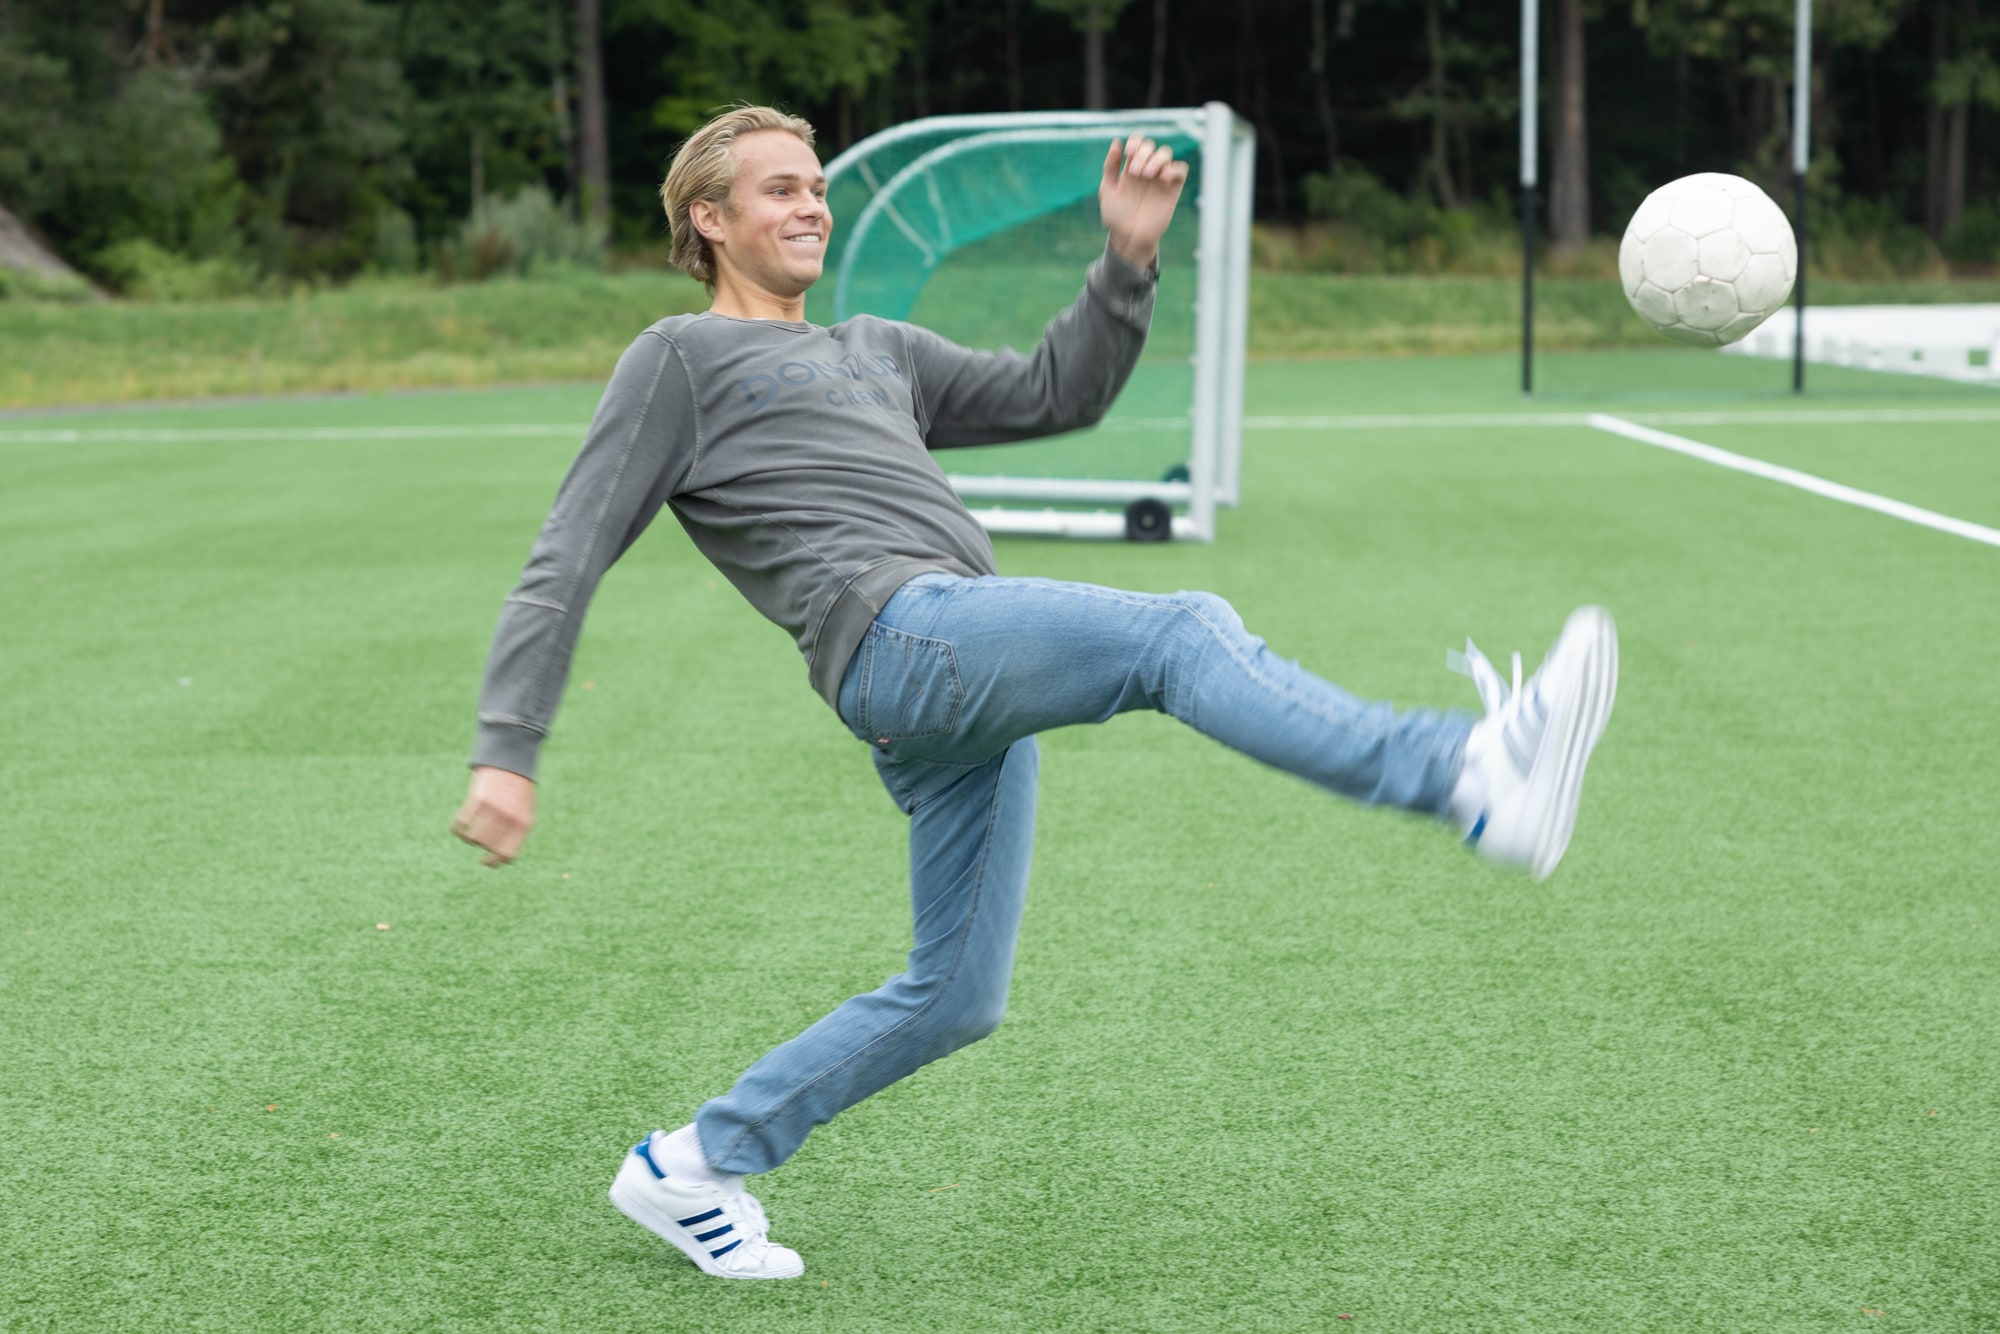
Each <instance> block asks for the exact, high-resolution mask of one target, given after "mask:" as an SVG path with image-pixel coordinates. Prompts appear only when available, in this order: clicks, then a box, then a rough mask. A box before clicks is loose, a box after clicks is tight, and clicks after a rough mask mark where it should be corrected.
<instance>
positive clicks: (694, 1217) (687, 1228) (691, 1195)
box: [611, 1130, 806, 1278]
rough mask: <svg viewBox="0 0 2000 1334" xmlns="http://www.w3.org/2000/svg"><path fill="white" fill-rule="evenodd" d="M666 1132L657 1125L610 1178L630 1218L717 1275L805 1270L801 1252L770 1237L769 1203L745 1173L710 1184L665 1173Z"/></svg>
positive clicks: (792, 1274)
mask: <svg viewBox="0 0 2000 1334" xmlns="http://www.w3.org/2000/svg"><path fill="white" fill-rule="evenodd" d="M665 1135H666V1132H665V1131H662V1130H655V1131H654V1132H653V1133H652V1134H651V1135H648V1136H647V1137H646V1138H645V1139H644V1140H643V1141H641V1142H640V1143H638V1144H636V1145H634V1146H633V1148H632V1152H630V1153H628V1154H626V1155H625V1162H624V1165H623V1166H621V1167H620V1168H619V1169H618V1176H617V1178H616V1179H615V1180H613V1181H612V1183H611V1202H612V1203H613V1204H615V1205H617V1206H618V1207H619V1209H621V1210H622V1211H623V1212H624V1214H625V1216H626V1217H627V1218H630V1219H631V1220H632V1221H633V1222H635V1223H637V1224H639V1225H640V1226H641V1227H644V1228H647V1229H649V1230H650V1231H653V1232H656V1233H658V1234H659V1235H660V1236H662V1237H664V1238H666V1239H667V1240H668V1241H670V1242H672V1243H673V1244H674V1245H675V1246H678V1247H679V1248H680V1249H681V1251H682V1252H683V1253H684V1254H685V1255H686V1256H687V1258H688V1259H690V1260H692V1261H694V1262H695V1264H697V1265H699V1266H700V1267H701V1271H702V1272H703V1273H704V1274H714V1275H715V1276H716V1277H717V1278H797V1277H798V1276H799V1275H800V1274H803V1273H805V1272H806V1266H805V1262H804V1261H803V1260H801V1259H799V1255H798V1252H797V1251H793V1250H787V1249H786V1248H785V1247H783V1246H778V1245H774V1244H773V1243H772V1242H771V1241H769V1240H768V1239H767V1238H766V1236H765V1233H766V1232H768V1231H769V1224H767V1223H766V1222H765V1221H764V1206H762V1205H761V1204H758V1203H757V1197H756V1196H754V1195H752V1194H751V1193H750V1192H749V1191H747V1190H745V1189H743V1178H742V1177H724V1178H723V1179H722V1181H721V1182H720V1183H718V1184H713V1185H711V1184H709V1183H707V1182H695V1181H683V1180H681V1179H679V1178H677V1177H669V1176H668V1175H667V1174H666V1173H665V1172H662V1171H661V1170H660V1169H659V1167H658V1166H657V1165H656V1164H655V1158H654V1150H655V1147H656V1146H657V1145H658V1143H659V1141H660V1140H661V1139H663V1138H665Z"/></svg>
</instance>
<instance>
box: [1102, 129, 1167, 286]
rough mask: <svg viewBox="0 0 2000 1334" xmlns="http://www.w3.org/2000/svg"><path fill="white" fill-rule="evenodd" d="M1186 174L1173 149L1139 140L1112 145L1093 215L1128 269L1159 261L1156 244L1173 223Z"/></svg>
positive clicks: (1134, 137)
mask: <svg viewBox="0 0 2000 1334" xmlns="http://www.w3.org/2000/svg"><path fill="white" fill-rule="evenodd" d="M1187 174H1188V168H1187V163H1185V162H1176V161H1175V160H1174V150H1173V149H1171V148H1168V147H1166V146H1164V145H1162V144H1156V143H1154V142H1153V141H1152V140H1151V139H1148V138H1146V137H1145V136H1144V135H1141V134H1135V135H1133V136H1132V137H1131V138H1129V139H1125V140H1122V141H1113V143H1112V145H1111V152H1110V153H1109V154H1108V155H1106V157H1105V159H1104V180H1103V181H1102V182H1101V183H1100V184H1099V185H1098V187H1097V211H1098V216H1099V217H1101V218H1102V219H1103V220H1104V230H1106V231H1107V232H1110V233H1111V248H1112V249H1113V250H1115V251H1117V252H1118V257H1119V258H1120V259H1122V260H1124V261H1125V262H1126V263H1127V264H1130V265H1131V266H1132V267H1133V268H1135V269H1143V268H1145V267H1146V266H1147V265H1149V264H1151V263H1152V262H1153V261H1154V260H1156V259H1158V258H1159V256H1160V238H1161V237H1162V236H1165V235H1166V234H1167V224H1168V223H1170V222H1172V221H1173V220H1174V206H1175V205H1176V204H1178V203H1180V199H1181V186H1183V185H1185V184H1186V183H1187Z"/></svg>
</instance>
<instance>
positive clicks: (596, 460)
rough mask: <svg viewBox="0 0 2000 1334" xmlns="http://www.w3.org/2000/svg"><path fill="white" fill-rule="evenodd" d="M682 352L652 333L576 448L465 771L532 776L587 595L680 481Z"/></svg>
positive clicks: (519, 593)
mask: <svg viewBox="0 0 2000 1334" xmlns="http://www.w3.org/2000/svg"><path fill="white" fill-rule="evenodd" d="M696 428H697V422H696V420H695V408H694V399H693V394H692V389H691V386H690V384H689V380H688V374H687V371H686V368H685V366H684V364H683V362H682V360H681V357H680V353H679V351H678V350H677V349H676V348H675V347H674V345H673V343H672V342H671V341H670V340H669V339H667V338H666V337H664V336H662V335H661V334H658V333H656V332H653V331H650V330H649V331H648V332H646V333H643V334H641V335H640V336H639V337H638V339H637V340H636V341H635V342H634V343H633V344H632V346H631V347H629V348H627V349H626V350H625V355H624V356H622V357H620V358H619V359H618V368H617V370H615V371H613V372H612V375H611V382H610V384H609V385H608V386H606V388H605V390H604V397H603V399H602V400H600V401H599V403H598V405H597V413H596V415H595V416H594V417H593V418H592V419H591V422H590V429H589V431H588V432H587V433H586V434H585V436H584V441H583V448H582V449H581V450H580V451H579V452H578V453H577V456H576V461H575V462H574V463H573V464H571V465H570V470H569V475H568V476H567V477H565V478H564V479H563V484H562V487H561V489H560V490H559V491H558V492H557V493H556V498H555V504H554V505H553V507H552V508H551V509H550V510H549V517H548V519H547V520H546V521H545V522H544V523H543V524H542V530H541V534H540V536H539V537H537V538H536V540H535V546H534V550H533V552H532V553H531V554H530V555H529V557H528V564H527V566H526V568H525V569H523V570H522V571H521V579H520V582H519V583H517V584H516V585H515V586H514V591H513V592H511V593H509V594H508V595H507V599H506V602H505V603H504V605H503V606H502V608H501V612H500V624H499V627H498V628H497V629H496V630H495V631H494V634H493V648H492V651H491V653H490V654H489V655H488V656H487V659H486V676H485V680H484V683H483V684H482V685H481V687H480V692H479V729H478V734H477V738H476V740H475V741H474V743H473V748H472V760H471V762H472V764H474V765H490V766H492V767H494V768H496V769H507V770H511V771H512V772H514V773H517V774H520V775H522V776H523V777H526V778H533V777H534V776H535V760H536V756H537V754H538V753H539V751H540V749H541V745H542V740H543V738H545V737H546V736H547V735H548V731H549V724H550V722H551V721H552V720H553V719H554V717H555V713H556V708H557V706H558V705H559V704H560V703H561V702H562V692H563V684H564V682H565V681H566V680H567V679H568V677H569V668H570V659H571V655H572V654H573V652H574V651H575V648H576V640H577V635H578V634H579V633H580V632H581V631H582V629H583V615H584V612H585V610H586V609H587V608H588V607H589V605H590V599H591V595H592V594H593V593H595V592H596V591H597V584H598V581H599V580H600V579H602V578H603V577H604V572H605V571H606V570H608V569H610V568H611V565H612V562H614V561H616V560H617V559H618V558H619V557H620V556H622V555H624V554H625V551H626V549H627V548H628V547H630V546H631V545H632V543H634V542H635V541H637V540H638V538H639V535H640V534H641V533H643V532H645V531H646V526H647V525H648V524H650V523H651V522H652V521H653V517H654V516H655V515H656V514H658V513H659V511H660V506H661V505H663V504H664V503H666V500H667V497H669V496H670V495H672V494H673V493H674V491H675V489H676V488H677V487H678V486H679V485H680V483H681V482H682V480H683V479H684V478H685V477H686V475H687V472H688V470H689V468H690V467H691V466H692V460H693V456H694V452H695V447H696V438H697V437H696Z"/></svg>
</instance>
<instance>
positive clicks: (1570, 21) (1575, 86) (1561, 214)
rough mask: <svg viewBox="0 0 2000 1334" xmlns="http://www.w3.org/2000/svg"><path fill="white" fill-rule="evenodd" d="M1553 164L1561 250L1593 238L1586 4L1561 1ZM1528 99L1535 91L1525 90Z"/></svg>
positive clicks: (1554, 224) (1554, 223) (1554, 225)
mask: <svg viewBox="0 0 2000 1334" xmlns="http://www.w3.org/2000/svg"><path fill="white" fill-rule="evenodd" d="M1555 47H1556V50H1555V57H1556V59H1555V67H1556V69H1555V72H1556V106H1555V112H1556V114H1555V136H1554V144H1553V147H1554V150H1555V151H1554V152H1553V153H1552V154H1551V156H1552V157H1553V159H1554V161H1553V162H1552V164H1551V166H1552V167H1553V171H1552V172H1551V173H1550V181H1549V231H1550V233H1551V235H1552V236H1553V237H1554V239H1555V244H1556V248H1557V249H1558V250H1575V249H1577V248H1578V247H1580V246H1582V245H1583V243H1584V242H1585V241H1587V240H1589V239H1590V136H1589V130H1588V125H1587V122H1586V118H1585V111H1584V45H1583V0H1556V41H1555ZM1522 95H1523V96H1532V95H1533V94H1532V90H1530V89H1523V90H1522Z"/></svg>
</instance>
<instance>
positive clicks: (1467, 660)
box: [1444, 639, 1521, 715]
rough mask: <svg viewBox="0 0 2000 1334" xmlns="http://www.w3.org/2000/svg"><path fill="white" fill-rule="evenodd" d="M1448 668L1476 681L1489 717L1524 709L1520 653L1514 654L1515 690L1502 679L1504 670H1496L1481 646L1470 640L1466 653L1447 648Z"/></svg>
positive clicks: (1475, 683) (1445, 662)
mask: <svg viewBox="0 0 2000 1334" xmlns="http://www.w3.org/2000/svg"><path fill="white" fill-rule="evenodd" d="M1444 665H1445V666H1446V667H1448V668H1450V669H1451V670H1452V671H1454V672H1457V673H1458V674H1459V675H1460V676H1469V677H1471V678H1472V684H1473V686H1474V687H1475V688H1477V689H1478V691H1479V702H1480V703H1482V704H1484V705H1485V706H1486V712H1487V713H1488V715H1497V714H1499V713H1500V712H1501V711H1502V710H1504V709H1506V708H1507V707H1508V706H1509V705H1513V706H1514V707H1515V708H1517V709H1518V708H1519V707H1520V704H1519V701H1520V698H1521V655H1520V654H1518V653H1516V654H1515V655H1514V686H1513V689H1511V690H1509V689H1508V688H1507V683H1506V682H1505V681H1503V680H1501V679H1500V669H1499V668H1497V667H1495V666H1494V665H1493V663H1492V662H1491V661H1490V660H1489V659H1488V658H1487V656H1486V655H1485V654H1484V653H1481V652H1480V651H1479V645H1477V644H1475V643H1473V642H1472V641H1471V640H1470V639H1468V640H1466V641H1465V652H1463V653H1460V652H1459V651H1458V650H1457V649H1447V650H1446V651H1445V655H1444Z"/></svg>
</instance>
